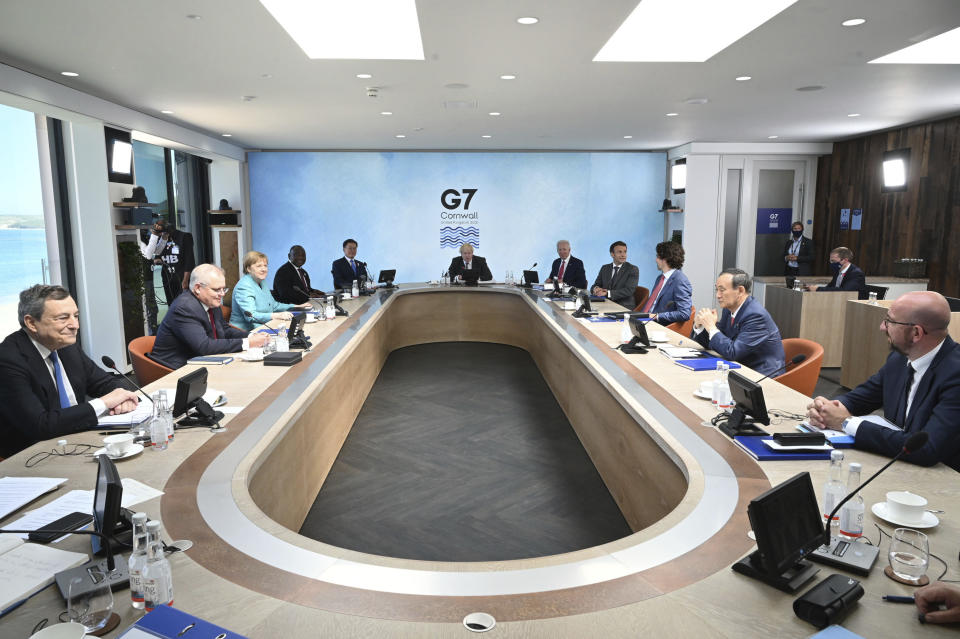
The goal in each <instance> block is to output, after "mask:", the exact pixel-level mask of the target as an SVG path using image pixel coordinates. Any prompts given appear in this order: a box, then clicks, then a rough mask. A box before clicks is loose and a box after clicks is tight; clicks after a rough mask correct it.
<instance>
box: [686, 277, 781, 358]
mask: <svg viewBox="0 0 960 639" xmlns="http://www.w3.org/2000/svg"><path fill="white" fill-rule="evenodd" d="M751 286H752V281H751V278H750V276H749V275H748V274H747V273H746V272H745V271H742V270H740V269H738V268H728V269H724V270H723V271H722V272H721V273H720V275H719V276H718V277H717V284H716V290H717V302H719V303H720V306H721V307H722V308H723V312H722V313H721V314H720V316H719V318H718V317H717V311H716V309H712V308H701V309H700V310H699V311H697V317H696V320H694V325H693V335H692V337H693V339H695V340H696V341H697V342H699V343H700V345H702V346H704V347H706V348H709V349H711V350H714V351H716V352H717V353H719V354H720V357H723V358H724V359H728V360H730V361H735V362H739V363H740V364H743V365H744V366H749V367H750V368H752V369H753V370H755V371H757V372H758V373H760V374H762V375H772V374H774V373H776V372H777V371H778V370H782V369H783V361H784V354H783V341H782V340H781V339H780V330H779V329H778V328H777V325H776V324H775V323H774V322H773V318H771V317H770V313H768V312H767V309H765V308H763V306H762V305H761V304H760V302H758V301H757V300H755V299H753V297H752V296H751V295H750V288H751Z"/></svg>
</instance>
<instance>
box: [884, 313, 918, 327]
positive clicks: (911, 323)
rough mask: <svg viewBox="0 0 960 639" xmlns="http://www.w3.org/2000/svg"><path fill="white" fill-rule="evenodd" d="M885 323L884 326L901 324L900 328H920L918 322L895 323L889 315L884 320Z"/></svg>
mask: <svg viewBox="0 0 960 639" xmlns="http://www.w3.org/2000/svg"><path fill="white" fill-rule="evenodd" d="M883 323H884V324H899V325H900V326H920V325H919V324H917V323H916V322H895V321H893V320H892V319H890V316H889V315H887V316H886V317H884V318H883Z"/></svg>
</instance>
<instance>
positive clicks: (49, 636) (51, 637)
mask: <svg viewBox="0 0 960 639" xmlns="http://www.w3.org/2000/svg"><path fill="white" fill-rule="evenodd" d="M86 634H87V629H86V628H84V627H83V624H81V623H77V622H76V621H70V622H68V623H57V624H53V625H52V626H47V627H46V628H44V629H42V630H39V631H38V632H36V633H34V634H32V635H30V639H82V637H84V635H86Z"/></svg>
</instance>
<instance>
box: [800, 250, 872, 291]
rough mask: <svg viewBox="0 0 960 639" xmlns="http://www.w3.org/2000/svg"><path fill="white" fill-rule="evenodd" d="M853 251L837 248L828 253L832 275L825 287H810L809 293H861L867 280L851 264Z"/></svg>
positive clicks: (861, 272)
mask: <svg viewBox="0 0 960 639" xmlns="http://www.w3.org/2000/svg"><path fill="white" fill-rule="evenodd" d="M852 259H853V251H851V250H850V249H848V248H847V247H846V246H838V247H837V248H835V249H833V250H832V251H830V271H831V272H832V273H833V278H831V280H830V283H829V284H827V285H826V286H810V287H808V289H809V290H811V291H862V290H863V289H864V288H865V287H866V285H867V278H866V276H865V275H864V274H863V271H861V270H860V269H859V268H857V265H856V264H852V263H851V262H850V260H852Z"/></svg>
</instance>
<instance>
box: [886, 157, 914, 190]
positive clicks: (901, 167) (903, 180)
mask: <svg viewBox="0 0 960 639" xmlns="http://www.w3.org/2000/svg"><path fill="white" fill-rule="evenodd" d="M909 166H910V149H897V150H896V151H887V152H886V153H884V154H883V186H882V187H881V188H880V192H881V193H893V192H896V191H906V190H907V180H908V179H909V177H910V176H909V173H908V167H909Z"/></svg>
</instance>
